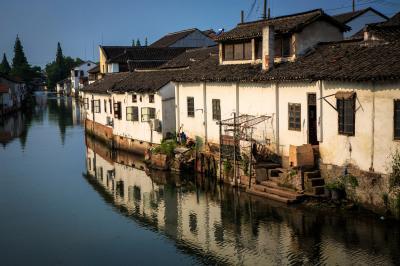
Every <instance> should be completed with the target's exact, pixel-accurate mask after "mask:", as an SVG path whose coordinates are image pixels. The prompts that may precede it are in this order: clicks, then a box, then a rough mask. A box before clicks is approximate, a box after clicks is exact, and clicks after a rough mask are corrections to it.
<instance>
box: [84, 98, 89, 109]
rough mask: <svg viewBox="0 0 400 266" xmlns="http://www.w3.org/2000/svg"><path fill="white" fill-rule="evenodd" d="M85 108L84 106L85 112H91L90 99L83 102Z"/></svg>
mask: <svg viewBox="0 0 400 266" xmlns="http://www.w3.org/2000/svg"><path fill="white" fill-rule="evenodd" d="M83 106H84V108H85V110H89V99H88V98H85V99H84V100H83Z"/></svg>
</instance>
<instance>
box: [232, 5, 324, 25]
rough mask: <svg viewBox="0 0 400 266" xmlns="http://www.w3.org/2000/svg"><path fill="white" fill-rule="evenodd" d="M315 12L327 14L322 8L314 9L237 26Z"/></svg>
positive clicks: (246, 23)
mask: <svg viewBox="0 0 400 266" xmlns="http://www.w3.org/2000/svg"><path fill="white" fill-rule="evenodd" d="M314 12H321V15H322V14H325V12H324V10H323V9H322V8H317V9H312V10H309V11H304V12H299V13H293V14H288V15H282V16H278V17H273V18H269V19H259V20H254V21H249V22H243V23H239V24H237V25H238V26H241V25H250V24H256V23H260V22H268V21H274V20H278V19H283V18H290V17H296V16H301V15H305V14H311V13H314Z"/></svg>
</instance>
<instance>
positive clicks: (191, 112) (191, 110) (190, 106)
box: [187, 97, 194, 117]
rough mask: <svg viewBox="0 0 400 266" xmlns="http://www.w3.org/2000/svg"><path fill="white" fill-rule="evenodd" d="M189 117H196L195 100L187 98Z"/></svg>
mask: <svg viewBox="0 0 400 266" xmlns="http://www.w3.org/2000/svg"><path fill="white" fill-rule="evenodd" d="M187 115H188V117H194V98H193V97H187Z"/></svg>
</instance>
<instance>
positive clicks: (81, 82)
mask: <svg viewBox="0 0 400 266" xmlns="http://www.w3.org/2000/svg"><path fill="white" fill-rule="evenodd" d="M95 66H96V64H95V63H93V62H92V61H86V62H84V63H82V64H80V65H79V66H76V67H74V68H73V69H71V94H72V95H74V96H77V95H78V93H79V90H80V89H82V88H83V87H84V86H85V85H87V84H88V82H89V72H88V71H89V70H90V69H92V68H94V67H95Z"/></svg>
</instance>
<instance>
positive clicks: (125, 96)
mask: <svg viewBox="0 0 400 266" xmlns="http://www.w3.org/2000/svg"><path fill="white" fill-rule="evenodd" d="M215 51H216V47H211V48H199V49H192V50H188V51H186V52H184V53H182V54H181V55H180V56H178V57H176V58H174V59H173V60H171V61H169V62H168V63H166V64H164V65H163V66H162V67H159V68H157V69H147V70H145V69H141V70H135V71H133V72H125V73H114V74H106V75H105V77H104V78H103V79H101V80H98V81H96V82H94V83H93V84H90V85H89V86H87V87H86V88H85V89H84V95H83V101H84V108H85V110H86V116H87V123H86V129H87V130H88V131H89V132H92V133H96V134H97V135H98V137H100V138H101V139H103V140H104V141H106V142H108V143H109V144H110V145H112V146H114V147H119V148H121V149H126V150H134V151H136V152H140V153H143V152H144V151H145V150H146V149H147V148H149V147H150V146H151V145H152V144H160V143H161V141H162V139H164V138H166V137H168V136H172V135H173V134H174V133H175V127H176V120H175V117H176V116H175V84H174V83H173V82H171V80H172V79H173V78H174V77H176V76H178V73H182V72H183V71H185V70H187V69H188V68H189V66H190V65H193V64H195V63H198V62H199V61H201V60H204V59H205V58H207V57H208V56H209V54H210V53H211V52H215ZM93 122H94V123H93Z"/></svg>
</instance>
